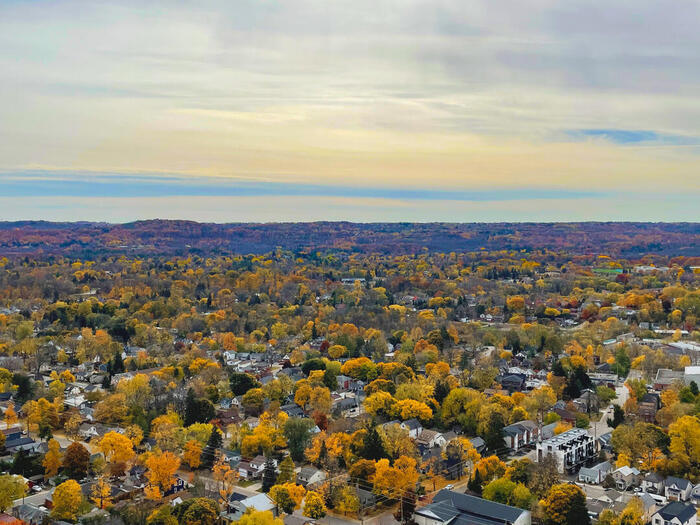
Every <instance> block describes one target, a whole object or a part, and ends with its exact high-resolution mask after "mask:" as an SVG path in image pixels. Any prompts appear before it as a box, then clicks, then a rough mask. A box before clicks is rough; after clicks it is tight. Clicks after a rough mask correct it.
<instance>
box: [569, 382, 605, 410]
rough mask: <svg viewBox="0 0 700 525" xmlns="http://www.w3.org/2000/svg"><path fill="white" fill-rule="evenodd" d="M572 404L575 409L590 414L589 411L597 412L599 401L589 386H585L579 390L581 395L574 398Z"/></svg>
mask: <svg viewBox="0 0 700 525" xmlns="http://www.w3.org/2000/svg"><path fill="white" fill-rule="evenodd" d="M573 403H574V405H575V406H576V410H578V411H579V412H583V413H585V414H590V413H591V412H597V411H598V408H599V407H600V401H599V400H598V396H597V395H596V393H595V392H594V391H593V390H591V389H590V388H586V389H585V390H583V392H581V395H580V396H579V397H577V398H576V399H574V401H573Z"/></svg>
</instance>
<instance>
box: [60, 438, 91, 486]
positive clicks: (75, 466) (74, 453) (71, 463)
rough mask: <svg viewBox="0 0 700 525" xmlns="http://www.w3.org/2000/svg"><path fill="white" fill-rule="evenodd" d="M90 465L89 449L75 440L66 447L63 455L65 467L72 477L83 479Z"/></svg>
mask: <svg viewBox="0 0 700 525" xmlns="http://www.w3.org/2000/svg"><path fill="white" fill-rule="evenodd" d="M89 467H90V453H89V452H88V451H87V449H86V448H85V447H84V446H83V445H81V444H80V443H78V442H77V441H74V442H73V443H71V444H70V445H68V448H67V449H66V453H65V454H64V456H63V468H64V470H65V472H66V474H68V476H70V477H71V478H72V479H83V478H84V477H85V476H86V475H87V471H88V468H89Z"/></svg>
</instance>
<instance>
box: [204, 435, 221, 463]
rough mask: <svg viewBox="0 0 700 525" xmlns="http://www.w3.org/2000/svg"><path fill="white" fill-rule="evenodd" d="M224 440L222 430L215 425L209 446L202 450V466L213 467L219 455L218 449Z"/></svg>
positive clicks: (208, 442)
mask: <svg viewBox="0 0 700 525" xmlns="http://www.w3.org/2000/svg"><path fill="white" fill-rule="evenodd" d="M222 441H223V439H222V438H221V431H220V430H219V429H218V428H216V427H215V428H214V430H213V431H212V433H211V435H210V436H209V440H208V441H207V446H206V447H204V450H203V451H202V462H201V465H200V466H201V467H202V468H211V467H212V466H213V465H214V461H215V460H216V458H217V457H218V456H219V455H218V450H219V449H220V448H221V444H222Z"/></svg>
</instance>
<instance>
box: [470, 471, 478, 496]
mask: <svg viewBox="0 0 700 525" xmlns="http://www.w3.org/2000/svg"><path fill="white" fill-rule="evenodd" d="M467 488H468V489H469V490H470V491H471V492H473V493H474V494H479V495H481V474H479V471H478V470H475V471H474V476H472V478H471V479H470V480H469V483H467Z"/></svg>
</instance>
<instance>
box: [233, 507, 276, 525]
mask: <svg viewBox="0 0 700 525" xmlns="http://www.w3.org/2000/svg"><path fill="white" fill-rule="evenodd" d="M238 524H239V525H283V524H284V522H283V521H282V520H281V519H280V518H275V516H274V515H273V514H272V512H271V511H269V510H264V511H263V510H255V509H254V508H249V509H248V510H247V511H246V512H245V514H243V516H241V519H240V520H238Z"/></svg>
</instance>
